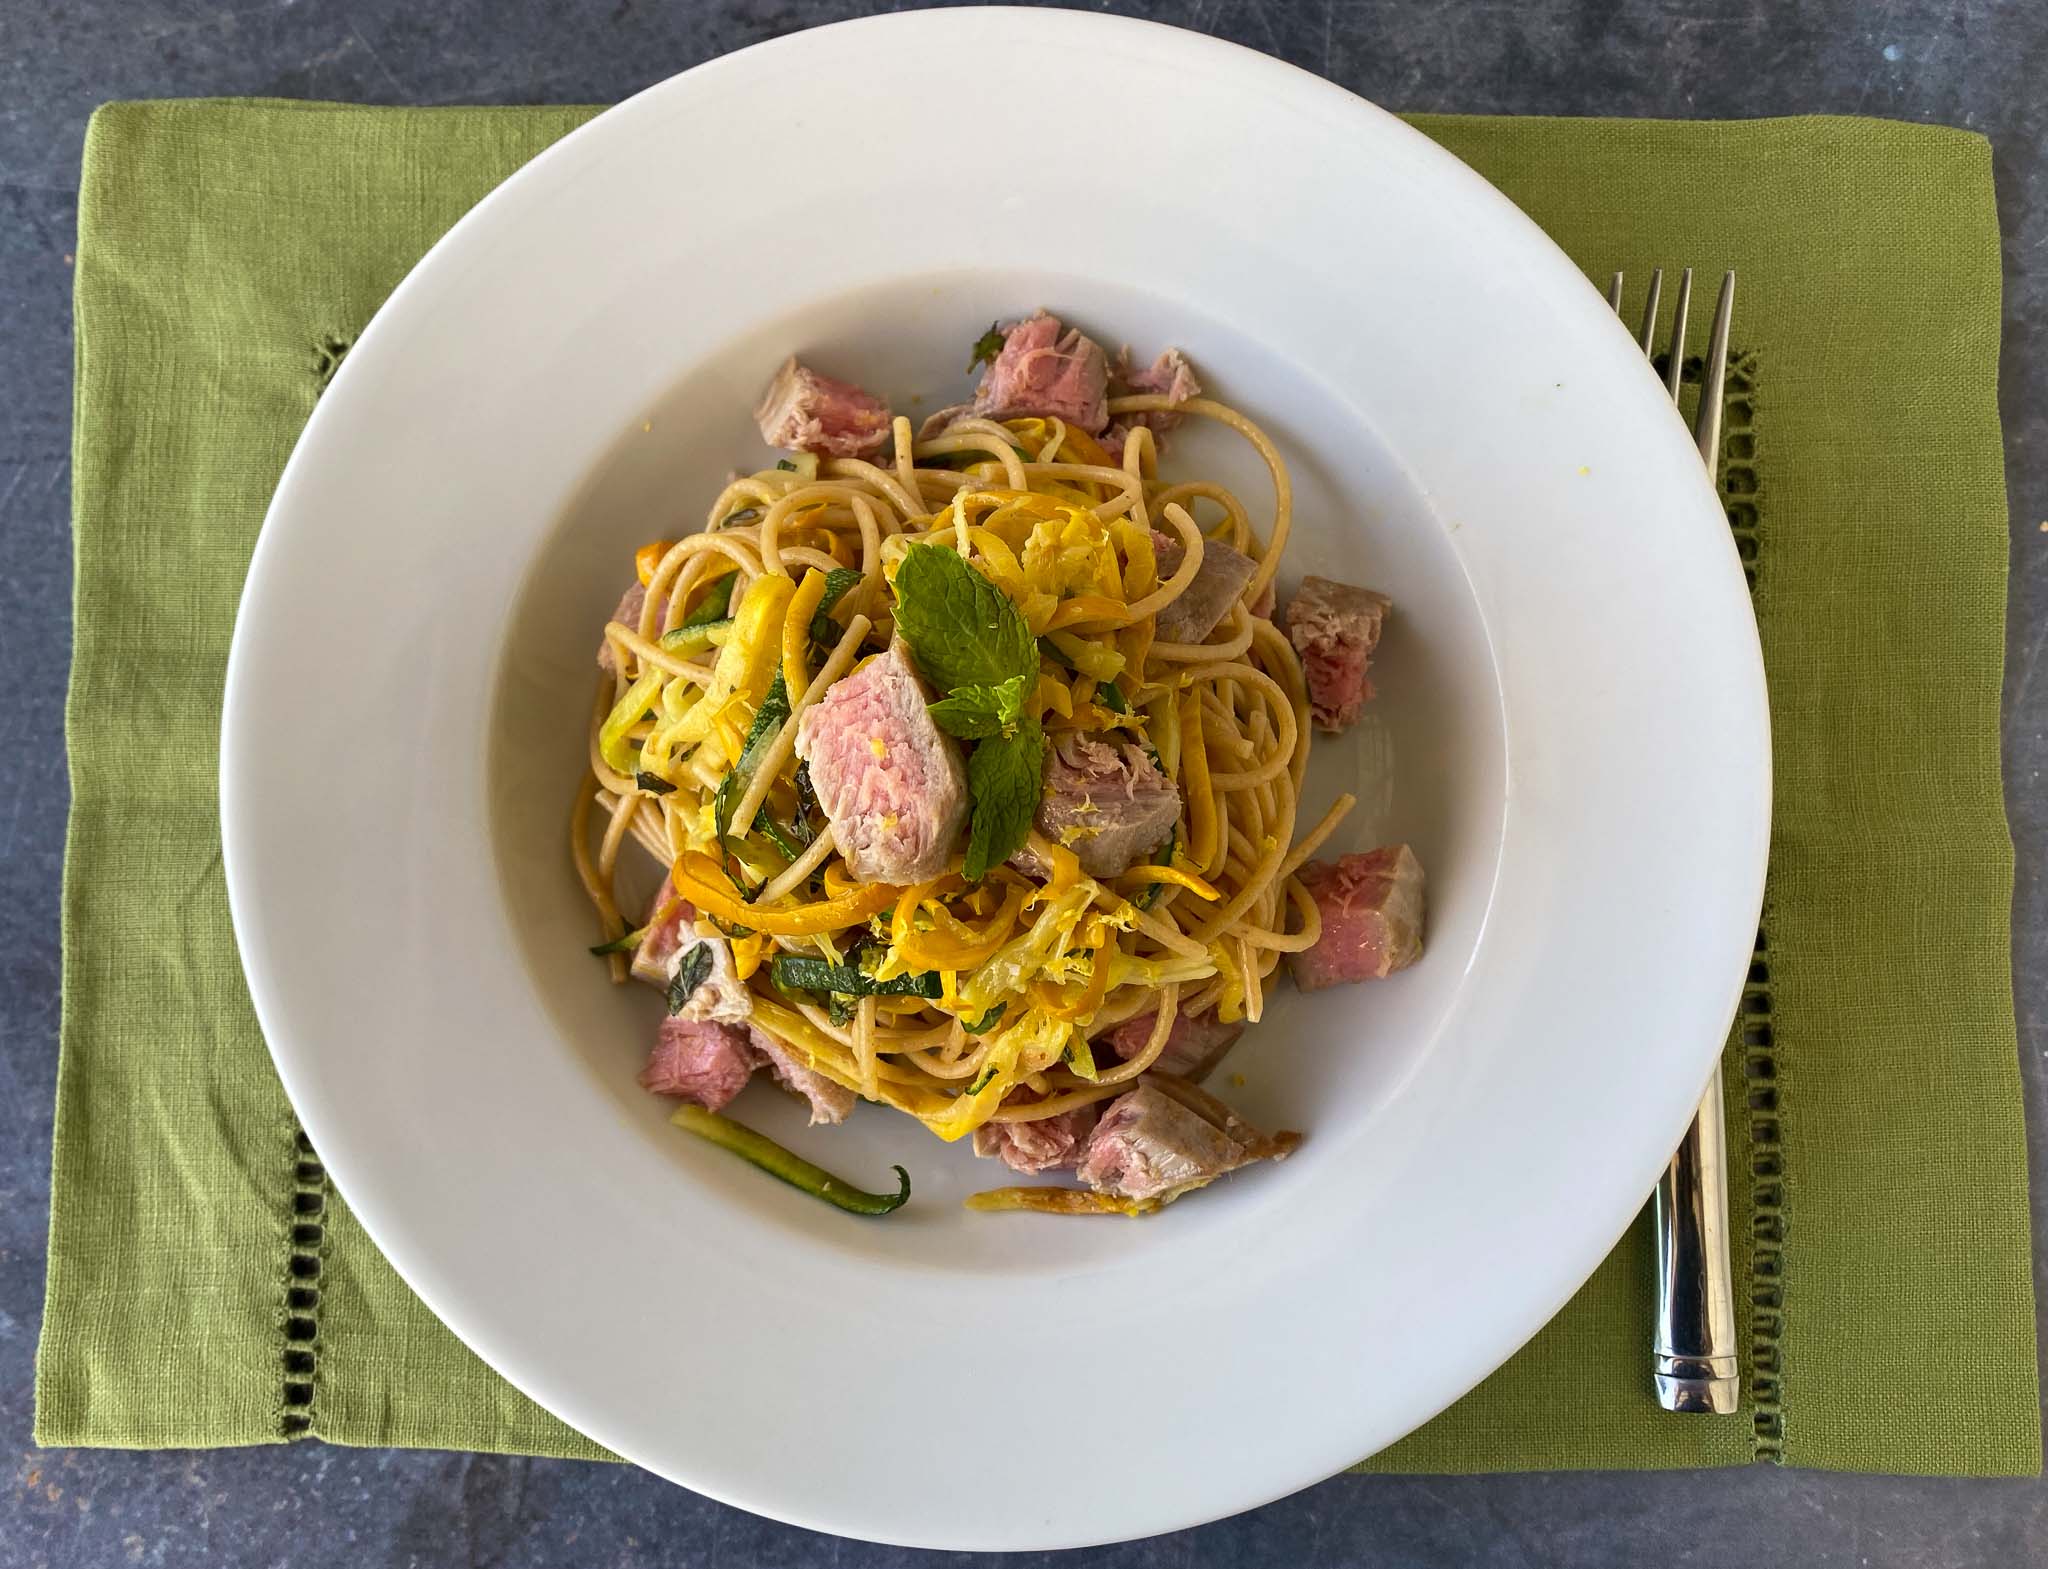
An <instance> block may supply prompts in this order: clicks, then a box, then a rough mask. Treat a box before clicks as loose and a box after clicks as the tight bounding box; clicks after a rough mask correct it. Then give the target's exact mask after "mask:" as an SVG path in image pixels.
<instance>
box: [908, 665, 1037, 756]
mask: <svg viewBox="0 0 2048 1569" xmlns="http://www.w3.org/2000/svg"><path fill="white" fill-rule="evenodd" d="M930 709H931V716H932V722H933V723H934V724H936V725H937V726H938V727H939V728H940V729H941V730H943V731H945V732H946V734H948V735H957V736H959V737H960V738H961V739H962V740H966V741H984V740H987V739H988V738H989V737H990V736H1000V735H1008V734H1009V733H1010V732H1011V731H1012V730H1014V729H1015V728H1016V727H1017V721H1018V720H1020V719H1022V718H1023V717H1024V677H1022V676H1011V677H1010V679H1009V680H1007V681H1005V682H1004V683H1003V684H1002V685H1001V686H956V687H954V688H953V691H952V695H951V696H949V697H945V698H942V699H940V700H939V701H938V702H936V703H933V704H931V705H930Z"/></svg>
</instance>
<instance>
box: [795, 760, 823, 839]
mask: <svg viewBox="0 0 2048 1569" xmlns="http://www.w3.org/2000/svg"><path fill="white" fill-rule="evenodd" d="M824 815H825V809H824V808H823V807H822V806H820V805H819V804H818V787H817V786H816V785H814V784H812V783H811V765H810V764H809V763H798V764H797V765H796V821H797V826H798V828H799V829H801V830H802V832H803V838H804V843H805V844H811V843H814V842H815V841H816V840H817V837H818V829H817V821H816V820H817V819H818V818H820V817H823V816H824Z"/></svg>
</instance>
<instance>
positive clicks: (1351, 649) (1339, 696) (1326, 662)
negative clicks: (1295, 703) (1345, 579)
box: [1287, 577, 1393, 731]
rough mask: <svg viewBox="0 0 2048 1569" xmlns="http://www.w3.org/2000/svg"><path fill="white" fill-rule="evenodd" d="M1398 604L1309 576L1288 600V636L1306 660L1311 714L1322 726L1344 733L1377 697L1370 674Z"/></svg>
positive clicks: (1303, 661)
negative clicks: (1391, 612)
mask: <svg viewBox="0 0 2048 1569" xmlns="http://www.w3.org/2000/svg"><path fill="white" fill-rule="evenodd" d="M1391 609H1393V601H1392V600H1390V599H1388V598H1387V596H1386V595H1384V594H1376V593H1374V592H1373V591H1372V590H1371V589H1369V588H1355V587H1353V586H1352V585H1351V584H1349V583H1339V582H1336V581H1334V580H1332V579H1330V578H1326V577H1306V578H1303V579H1302V580H1301V588H1300V589H1299V591H1297V592H1296V594H1295V596H1294V597H1293V598H1292V599H1290V600H1289V601H1288V602H1287V637H1288V640H1289V641H1290V642H1292V643H1293V644H1294V651H1295V652H1296V653H1297V654H1299V655H1300V656H1301V673H1302V675H1303V677H1305V678H1306V680H1307V681H1308V705H1309V714H1310V717H1311V718H1313V719H1314V720H1315V722H1316V725H1317V727H1318V728H1320V729H1323V730H1331V731H1336V730H1342V729H1343V728H1345V726H1347V725H1350V724H1353V723H1355V722H1356V721H1357V719H1358V715H1359V712H1360V710H1361V709H1363V708H1364V707H1365V704H1366V702H1367V700H1368V699H1370V698H1371V696H1372V682H1371V681H1370V680H1369V679H1368V678H1367V675H1366V670H1367V668H1368V666H1369V665H1370V663H1371V659H1372V651H1373V649H1374V648H1376V647H1378V646H1379V641H1380V628H1381V627H1382V625H1383V624H1384V623H1385V621H1386V617H1387V612H1388V611H1389V610H1391Z"/></svg>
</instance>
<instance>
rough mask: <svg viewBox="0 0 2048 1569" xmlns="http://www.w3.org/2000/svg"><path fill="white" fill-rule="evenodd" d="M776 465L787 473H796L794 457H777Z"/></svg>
mask: <svg viewBox="0 0 2048 1569" xmlns="http://www.w3.org/2000/svg"><path fill="white" fill-rule="evenodd" d="M775 466H776V467H777V468H779V469H782V470H783V471H784V472H786V473H790V474H794V473H795V472H796V460H795V459H794V458H777V459H776V460H775Z"/></svg>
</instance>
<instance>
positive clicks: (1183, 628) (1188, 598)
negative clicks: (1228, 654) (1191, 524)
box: [1152, 529, 1259, 643]
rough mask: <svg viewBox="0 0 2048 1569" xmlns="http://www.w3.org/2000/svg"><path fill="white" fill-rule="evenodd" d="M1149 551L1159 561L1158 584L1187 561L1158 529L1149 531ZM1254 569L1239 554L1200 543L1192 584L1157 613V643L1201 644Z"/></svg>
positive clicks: (1210, 541)
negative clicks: (1200, 550)
mask: <svg viewBox="0 0 2048 1569" xmlns="http://www.w3.org/2000/svg"><path fill="white" fill-rule="evenodd" d="M1152 551H1153V554H1154V555H1155V556H1156V557H1157V559H1158V562H1159V581H1160V582H1162V583H1164V582H1165V581H1166V580H1167V579H1168V578H1170V577H1172V576H1173V575H1174V573H1176V572H1178V571H1179V570H1180V564H1181V563H1182V562H1183V561H1185V560H1186V559H1187V551H1186V550H1185V549H1184V548H1183V547H1182V545H1181V542H1180V541H1179V540H1178V539H1176V538H1174V536H1173V535H1171V534H1166V533H1162V532H1160V531H1159V530H1158V529H1154V530H1153V531H1152ZM1258 570H1259V564H1258V563H1257V562H1256V561H1254V560H1252V558H1251V557H1250V556H1248V555H1246V554H1245V553H1244V552H1243V551H1241V550H1236V549H1233V548H1232V547H1231V546H1229V545H1224V544H1219V543H1217V542H1216V541H1215V540H1213V539H1205V540H1203V541H1202V564H1201V565H1200V566H1199V567H1197V568H1196V569H1195V578H1194V581H1193V582H1192V583H1190V584H1188V586H1187V587H1186V588H1184V589H1182V590H1181V592H1180V596H1179V597H1178V598H1177V599H1175V600H1173V601H1172V602H1171V603H1170V604H1168V605H1167V607H1166V608H1165V609H1164V610H1162V611H1160V612H1159V618H1158V633H1159V637H1160V640H1161V641H1163V642H1167V643H1200V642H1202V641H1204V640H1205V639H1206V638H1207V637H1208V636H1209V634H1210V633H1211V632H1213V631H1215V630H1216V628H1217V625H1218V624H1219V623H1220V622H1221V621H1222V620H1223V618H1224V617H1225V616H1226V615H1228V614H1229V613H1230V607H1231V606H1232V605H1234V604H1236V603H1237V602H1238V600H1239V599H1240V598H1241V597H1242V596H1243V594H1244V591H1245V585H1246V584H1248V583H1250V582H1251V580H1252V577H1253V575H1254V574H1255V573H1257V571H1258Z"/></svg>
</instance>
